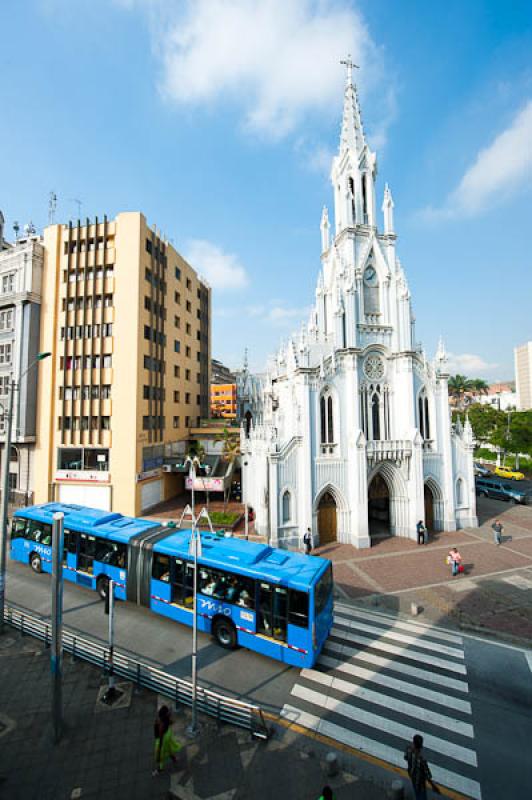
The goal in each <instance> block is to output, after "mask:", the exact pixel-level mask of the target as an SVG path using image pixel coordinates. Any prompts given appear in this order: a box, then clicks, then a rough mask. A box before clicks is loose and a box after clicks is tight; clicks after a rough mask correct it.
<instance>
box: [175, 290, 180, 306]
mask: <svg viewBox="0 0 532 800" xmlns="http://www.w3.org/2000/svg"><path fill="white" fill-rule="evenodd" d="M174 301H175V302H176V303H177V305H178V306H180V305H181V295H180V293H179V292H174Z"/></svg>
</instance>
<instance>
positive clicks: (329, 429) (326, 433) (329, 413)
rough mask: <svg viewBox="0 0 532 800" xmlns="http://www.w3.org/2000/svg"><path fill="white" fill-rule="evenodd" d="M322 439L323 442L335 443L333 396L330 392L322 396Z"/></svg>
mask: <svg viewBox="0 0 532 800" xmlns="http://www.w3.org/2000/svg"><path fill="white" fill-rule="evenodd" d="M320 441H321V443H322V444H333V443H334V413H333V398H332V395H331V394H330V393H329V392H325V393H324V394H322V396H321V397H320Z"/></svg>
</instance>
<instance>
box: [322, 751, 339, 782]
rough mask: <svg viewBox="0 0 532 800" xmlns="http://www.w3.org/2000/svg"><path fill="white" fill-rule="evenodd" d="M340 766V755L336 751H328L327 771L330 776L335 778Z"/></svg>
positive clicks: (326, 759) (326, 758) (326, 757)
mask: <svg viewBox="0 0 532 800" xmlns="http://www.w3.org/2000/svg"><path fill="white" fill-rule="evenodd" d="M339 769H340V768H339V766H338V756H337V755H336V753H327V755H326V756H325V771H326V773H327V776H328V777H329V778H334V776H335V775H338V771H339Z"/></svg>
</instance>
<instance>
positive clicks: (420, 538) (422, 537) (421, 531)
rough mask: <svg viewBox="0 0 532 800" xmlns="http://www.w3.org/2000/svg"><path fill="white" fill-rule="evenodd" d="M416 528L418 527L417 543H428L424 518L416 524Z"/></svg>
mask: <svg viewBox="0 0 532 800" xmlns="http://www.w3.org/2000/svg"><path fill="white" fill-rule="evenodd" d="M416 528H417V543H418V544H426V541H427V529H426V528H425V526H424V524H423V520H422V519H420V520H419V522H418V524H417V525H416Z"/></svg>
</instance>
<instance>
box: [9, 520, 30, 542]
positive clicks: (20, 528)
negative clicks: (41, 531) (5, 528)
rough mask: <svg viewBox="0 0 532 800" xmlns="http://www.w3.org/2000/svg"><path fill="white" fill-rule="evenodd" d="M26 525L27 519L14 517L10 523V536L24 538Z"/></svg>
mask: <svg viewBox="0 0 532 800" xmlns="http://www.w3.org/2000/svg"><path fill="white" fill-rule="evenodd" d="M27 525H28V520H26V519H21V518H20V517H14V519H13V522H12V524H11V538H12V539H25V538H26V527H27Z"/></svg>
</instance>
